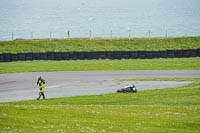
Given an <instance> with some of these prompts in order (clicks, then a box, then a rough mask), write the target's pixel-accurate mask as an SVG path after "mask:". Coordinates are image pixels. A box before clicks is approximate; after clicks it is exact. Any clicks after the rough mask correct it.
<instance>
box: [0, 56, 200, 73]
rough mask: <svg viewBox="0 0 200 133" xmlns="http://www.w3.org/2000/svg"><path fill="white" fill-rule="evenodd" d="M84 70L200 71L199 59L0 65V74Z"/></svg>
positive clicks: (36, 62)
mask: <svg viewBox="0 0 200 133" xmlns="http://www.w3.org/2000/svg"><path fill="white" fill-rule="evenodd" d="M86 70H87V71H91V70H200V58H173V59H137V60H76V61H73V60H70V61H25V62H8V63H0V74H2V73H17V72H51V71H86Z"/></svg>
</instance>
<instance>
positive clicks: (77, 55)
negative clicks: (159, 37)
mask: <svg viewBox="0 0 200 133" xmlns="http://www.w3.org/2000/svg"><path fill="white" fill-rule="evenodd" d="M183 57H200V49H185V50H166V51H97V52H47V53H17V54H10V53H6V54H0V62H11V61H26V60H93V59H112V60H113V59H153V58H183Z"/></svg>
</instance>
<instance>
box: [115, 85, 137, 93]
mask: <svg viewBox="0 0 200 133" xmlns="http://www.w3.org/2000/svg"><path fill="white" fill-rule="evenodd" d="M117 92H118V93H136V92H137V89H136V86H135V85H128V86H126V87H124V88H122V89H118V90H117Z"/></svg>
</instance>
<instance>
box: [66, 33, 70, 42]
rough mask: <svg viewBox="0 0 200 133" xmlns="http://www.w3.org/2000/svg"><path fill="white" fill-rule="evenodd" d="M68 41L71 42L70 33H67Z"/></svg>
mask: <svg viewBox="0 0 200 133" xmlns="http://www.w3.org/2000/svg"><path fill="white" fill-rule="evenodd" d="M67 36H68V40H70V31H67Z"/></svg>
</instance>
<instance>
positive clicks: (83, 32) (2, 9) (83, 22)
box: [0, 0, 200, 41]
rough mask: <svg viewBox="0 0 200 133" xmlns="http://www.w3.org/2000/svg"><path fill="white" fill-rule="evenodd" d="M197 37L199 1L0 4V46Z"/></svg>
mask: <svg viewBox="0 0 200 133" xmlns="http://www.w3.org/2000/svg"><path fill="white" fill-rule="evenodd" d="M68 31H69V32H70V37H71V38H89V37H90V38H110V37H112V38H128V37H129V38H130V37H131V38H143V37H182V36H186V37H189V36H200V0H0V41H6V40H12V39H19V38H20V39H40V38H67V37H68Z"/></svg>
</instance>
